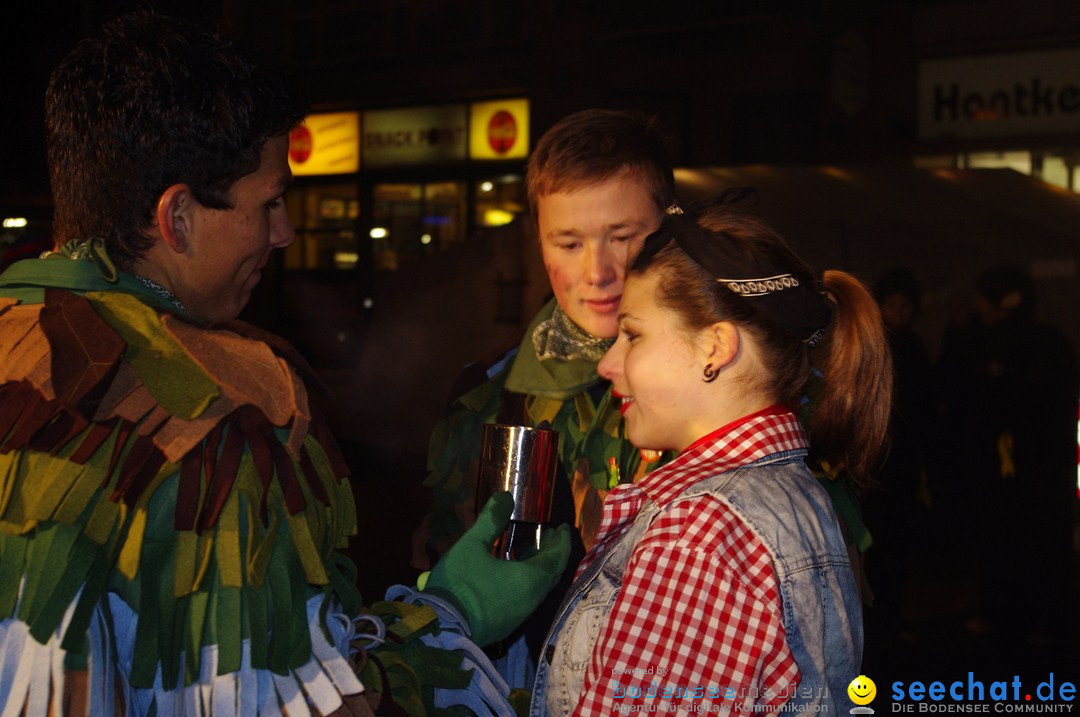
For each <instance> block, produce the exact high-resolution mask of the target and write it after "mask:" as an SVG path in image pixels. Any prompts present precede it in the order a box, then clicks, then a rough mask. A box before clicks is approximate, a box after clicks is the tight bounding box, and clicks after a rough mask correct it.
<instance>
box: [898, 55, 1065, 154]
mask: <svg viewBox="0 0 1080 717" xmlns="http://www.w3.org/2000/svg"><path fill="white" fill-rule="evenodd" d="M1077 133H1080V49H1071V50H1048V51H1045V52H1023V53H1012V54H1007V55H1005V54H1003V55H986V56H980V57H963V58H953V59H942V60H926V61H924V62H922V63H920V66H919V137H920V138H921V139H946V138H950V137H957V138H978V137H1023V136H1029V135H1046V134H1056V135H1063V134H1077Z"/></svg>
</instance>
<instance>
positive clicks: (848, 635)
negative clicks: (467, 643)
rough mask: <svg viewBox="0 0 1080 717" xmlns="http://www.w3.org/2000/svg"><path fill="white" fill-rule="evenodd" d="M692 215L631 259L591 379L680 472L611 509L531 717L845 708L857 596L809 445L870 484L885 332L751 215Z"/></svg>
mask: <svg viewBox="0 0 1080 717" xmlns="http://www.w3.org/2000/svg"><path fill="white" fill-rule="evenodd" d="M695 214H696V213H695V212H693V211H692V210H688V213H687V214H685V215H682V214H675V215H672V216H668V217H666V218H665V219H664V220H663V222H662V223H661V225H660V228H659V230H658V231H656V232H655V233H654V234H652V235H650V236H649V237H648V238H647V239H646V240H645V243H644V248H643V249H642V251H641V253H640V254H638V255H637V258H636V259H635V260H634V262H633V265H632V267H631V268H630V270H629V274H628V277H627V279H626V285H625V288H624V292H623V299H622V305H621V307H620V308H619V312H618V325H619V334H618V338H617V339H616V341H615V343H614V344H613V346H612V347H611V348H610V349H609V350H608V352H607V354H606V355H605V356H604V358H603V359H602V360H601V361H600V363H599V366H598V370H599V372H600V375H601V376H603V377H604V378H606V379H608V380H609V381H611V382H612V395H613V396H614V397H615V398H616V400H617V401H618V403H619V407H620V411H621V413H622V414H623V417H624V419H625V422H626V430H627V435H628V437H629V439H630V440H631V441H632V442H633V443H634V445H637V446H641V447H643V448H650V449H658V450H670V451H675V452H677V453H678V455H677V457H675V458H674V459H673V460H672V461H671V462H669V463H667V464H666V465H664V466H663V467H661V468H659V469H657V470H655V471H653V472H652V473H650V474H649V475H647V476H645V477H644V478H643V479H642V480H641V481H639V482H638V483H635V484H624V485H619V486H616V487H615V488H614V489H613V490H612V491H611V492H610V493H609V494H608V496H607V500H606V501H605V502H604V509H603V517H602V520H601V525H600V530H599V533H598V535H597V539H596V542H595V543H594V544H593V547H592V549H591V551H590V552H589V554H588V556H587V557H586V558H585V560H584V562H583V563H582V564H581V565H580V566H579V568H578V571H577V578H576V581H575V583H574V585H573V587H572V588H571V590H570V592H569V593H568V595H567V598H566V601H565V602H564V604H563V607H562V608H560V611H559V614H558V616H557V618H556V621H555V623H554V625H553V627H552V629H551V632H550V634H549V636H548V638H547V639H546V640H545V644H546V647H545V650H544V654H545V656H546V659H543V660H541V662H540V666H539V669H538V675H537V679H536V684H535V686H534V691H533V706H532V714H535V715H542V714H543V715H547V714H550V715H570V714H573V715H585V716H588V715H607V714H611V713H612V712H613V711H618V710H620V709H623V710H625V709H627V708H633V709H637V710H644V709H646V707H647V708H648V709H649V711H652V710H653V708H655V711H658V712H659V711H672V710H678V709H680V708H681V709H690V708H693V709H696V710H716V711H761V710H769V711H779V710H780V708H781V707H783V708H784V709H785V710H791V711H821V710H824V711H827V712H829V713H839V712H841V711H845V710H847V709H848V706H847V699H846V697H845V695H846V694H847V686H848V683H849V682H850V681H851V679H852V675H857V674H858V673H859V665H860V657H861V651H862V622H861V610H860V602H859V593H858V588H857V586H856V583H855V576H854V574H853V572H852V569H851V564H850V562H849V558H848V552H847V549H846V546H845V543H844V539H843V536H842V534H841V531H840V526H839V523H838V522H837V518H836V515H835V513H834V510H833V506H832V504H831V501H830V498H829V496H828V494H827V493H826V491H825V490H824V489H823V488H822V486H821V484H820V483H819V482H818V481H817V480H815V478H814V477H813V476H812V475H811V473H810V471H809V469H808V468H807V466H806V463H805V458H806V456H807V448H808V445H810V444H813V443H814V442H815V441H817V442H818V447H817V448H816V451H817V453H818V455H819V456H820V457H821V458H822V459H823V460H828V461H829V462H830V463H831V464H832V465H834V466H837V467H839V468H841V469H843V470H844V471H846V473H847V474H848V475H849V476H851V477H852V478H853V479H855V480H858V481H865V480H867V479H869V477H870V476H872V475H873V473H874V471H875V469H876V465H877V463H878V460H879V458H880V454H881V451H882V446H883V444H884V442H885V441H884V438H885V435H886V431H887V424H888V417H889V408H890V397H891V388H892V374H891V365H890V361H889V353H888V346H887V343H886V340H885V336H884V330H883V327H882V323H881V318H880V314H879V312H878V309H877V305H876V304H875V303H874V300H873V298H872V297H871V296H870V294H869V293H868V292H867V291H866V289H865V288H864V287H863V286H862V285H861V284H860V283H859V282H858V281H857V280H855V279H854V278H853V277H851V276H850V275H848V274H845V273H843V272H839V271H826V272H825V273H824V275H823V276H822V275H819V274H818V273H817V272H815V271H814V270H813V269H812V268H811V267H809V266H807V265H806V264H805V263H804V262H802V261H801V260H800V259H799V258H798V257H797V256H796V255H795V254H794V253H793V252H792V251H791V250H790V249H789V248H788V246H787V244H786V243H785V242H784V241H783V239H781V238H780V237H779V235H777V234H776V233H775V232H774V231H773V230H772V229H770V228H769V227H768V226H767V225H765V224H764V223H762V222H761V221H759V220H757V219H755V218H753V217H751V216H750V215H748V214H745V213H743V212H741V211H737V210H734V209H732V208H731V207H725V206H719V207H707V208H705V209H703V210H702V213H701V215H700V217H698V216H695ZM815 371H817V372H818V374H817V376H816V377H815ZM811 383H813V390H814V392H815V399H814V402H813V404H812V405H813V411H812V413H811V414H810V416H809V420H808V422H807V423H806V425H805V426H804V424H803V423H802V422H800V420H799V417H798V416H797V415H796V411H798V406H799V405H800V403H801V400H802V398H803V397H804V396H805V395H806V393H807V391H808V390H809V389H810V387H811ZM796 685H797V686H798V687H797V689H796V688H795V686H796Z"/></svg>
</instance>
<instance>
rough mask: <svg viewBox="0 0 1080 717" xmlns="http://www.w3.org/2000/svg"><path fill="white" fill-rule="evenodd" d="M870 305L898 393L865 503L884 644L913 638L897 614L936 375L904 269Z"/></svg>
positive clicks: (886, 280)
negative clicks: (876, 309)
mask: <svg viewBox="0 0 1080 717" xmlns="http://www.w3.org/2000/svg"><path fill="white" fill-rule="evenodd" d="M874 298H875V299H876V300H877V302H878V305H879V306H880V307H881V317H882V320H883V321H884V322H885V328H886V332H885V335H886V337H887V339H888V342H889V353H890V355H891V356H892V361H893V369H894V371H895V375H896V387H895V400H894V401H893V411H892V416H891V420H890V423H889V428H890V431H889V433H890V451H889V455H888V457H887V458H886V459H885V462H884V463H883V464H882V466H881V470H880V472H879V473H878V475H877V476H876V480H875V485H874V486H873V487H872V488H870V489H869V490H868V491H867V493H866V497H865V500H864V509H865V513H866V521H867V523H869V524H870V525H872V526H874V544H873V546H872V547H871V548H870V550H869V551H868V552H867V556H866V572H867V579H868V581H869V583H870V585H871V587H872V588H873V591H874V604H873V607H872V608H871V609H869V610H868V611H867V634H868V638H867V641H868V643H871V638H873V640H874V641H875V642H877V643H879V644H885V645H887V644H888V643H890V642H893V641H895V640H897V639H905V640H911V639H913V638H914V633H913V632H912V631H911V629H910V626H908V625H907V622H906V620H905V618H904V616H903V610H902V608H903V598H904V593H905V591H906V589H907V584H908V567H909V566H908V564H909V561H910V560H911V556H912V548H913V545H914V543H915V542H916V540H915V538H914V537H913V535H912V526H913V525H915V524H916V522H917V521H918V519H919V516H920V512H921V511H922V510H923V509H924V505H923V504H922V503H920V496H926V495H928V493H927V487H926V484H925V481H926V463H927V449H928V441H929V436H930V430H931V426H932V425H933V421H934V411H933V404H932V395H933V389H932V381H933V376H932V373H931V370H930V357H929V354H928V353H927V351H926V346H925V344H924V343H923V340H922V338H921V337H920V336H919V335H918V334H917V333H915V330H914V328H913V324H914V321H915V318H916V317H917V316H918V315H919V313H920V311H921V308H922V307H921V304H922V287H921V286H920V285H919V282H918V280H917V279H916V278H915V275H914V274H912V273H911V271H909V270H907V269H902V268H897V269H892V270H890V271H887V272H886V273H884V274H882V276H881V277H879V278H878V280H877V281H876V282H875V283H874ZM923 532H924V531H917V533H918V534H922V533H923Z"/></svg>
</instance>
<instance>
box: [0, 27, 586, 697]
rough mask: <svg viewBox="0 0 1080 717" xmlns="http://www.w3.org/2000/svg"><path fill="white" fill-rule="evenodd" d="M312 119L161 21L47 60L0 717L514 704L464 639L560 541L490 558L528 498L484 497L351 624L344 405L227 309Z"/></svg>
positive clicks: (27, 282)
mask: <svg viewBox="0 0 1080 717" xmlns="http://www.w3.org/2000/svg"><path fill="white" fill-rule="evenodd" d="M305 110H306V107H305V105H304V103H303V102H301V101H300V100H299V99H298V96H297V94H296V93H295V92H294V90H293V89H292V88H291V87H290V86H289V85H288V84H287V83H286V82H284V80H283V78H282V76H281V75H280V74H279V73H277V72H275V71H273V70H271V69H270V68H268V67H267V66H266V65H265V64H264V63H262V62H260V61H259V60H257V59H255V58H254V57H252V56H250V55H249V54H247V53H245V52H243V51H241V50H239V49H238V48H236V47H234V46H232V45H231V44H230V43H229V42H228V41H226V40H225V39H223V38H222V37H220V36H218V35H216V34H214V33H212V32H209V31H206V30H204V29H202V28H200V27H198V26H196V25H193V24H190V23H187V22H183V21H179V20H174V19H170V18H166V17H162V16H158V15H154V14H152V13H148V12H139V13H134V14H131V15H125V16H122V17H118V18H116V19H115V20H112V21H110V22H109V23H107V24H106V25H105V26H104V27H103V28H102V30H101V32H100V33H99V34H97V35H95V36H93V37H91V38H88V39H86V40H84V41H82V42H80V43H79V44H78V45H77V46H76V47H75V48H74V50H72V52H71V53H69V54H68V56H67V57H66V58H65V59H64V60H62V61H61V63H60V64H59V65H58V66H57V68H56V70H55V71H54V72H53V75H52V78H51V80H50V84H49V88H48V93H47V97H46V117H47V140H48V150H49V151H48V158H49V169H50V178H51V182H52V189H53V193H54V203H55V208H56V218H55V229H56V235H57V237H58V238H59V241H58V246H57V247H56V249H55V251H53V252H51V253H50V254H49V255H48V256H46V257H44V258H41V259H31V260H26V261H21V262H17V263H15V264H14V265H13V266H11V267H10V268H9V269H8V270H7V271H5V272H4V273H3V274H2V275H0V706H2V711H3V713H4V714H15V715H25V716H26V717H44V715H60V714H64V715H93V716H94V717H103V716H107V715H112V714H129V715H146V714H158V715H168V714H172V715H211V714H212V715H217V716H218V717H223V716H225V715H237V714H244V715H249V714H255V713H256V712H257V713H258V714H261V715H280V714H288V715H291V716H292V717H297V716H299V715H307V714H311V713H314V714H320V715H330V714H342V715H348V714H360V715H370V714H371V712H372V708H375V709H376V710H378V711H379V712H380V713H386V714H402V713H403V712H404V713H408V714H413V715H416V714H422V713H424V712H425V708H426V709H435V708H436V707H451V706H453V705H455V704H467V705H468V706H469V707H470V708H471V709H473V711H474V712H477V713H484V712H485V711H487V712H488V713H496V714H505V713H506V712H507V710H509V709H510V707H509V703H508V702H507V701H506V697H507V693H508V690H507V688H506V687H505V685H501V684H499V683H497V682H493V681H492V679H491V678H489V677H487V675H489V674H490V675H494V671H493V669H492V668H490V665H489V664H488V663H487V662H486V659H485V658H484V657H483V655H482V654H481V653H480V652H479V650H478V649H477V648H476V646H475V645H474V644H473V642H475V643H478V644H486V643H489V642H493V641H496V640H499V639H500V638H502V637H504V636H505V635H507V634H508V633H509V632H510V631H511V630H513V629H514V628H515V627H516V626H517V624H518V623H519V622H520V621H521V620H522V619H524V617H525V616H527V615H528V614H530V613H531V612H532V611H533V610H534V609H535V607H536V605H537V604H538V603H539V602H540V600H541V599H542V598H543V597H544V595H545V594H546V593H547V592H548V590H549V589H550V588H551V587H552V586H553V585H554V584H555V582H556V580H557V579H558V578H559V576H561V575H562V573H563V570H564V567H565V564H566V559H567V556H568V555H569V547H570V545H569V536H568V534H567V533H568V531H553V532H551V533H550V537H549V538H547V540H548V543H547V544H546V545H545V546H544V549H543V550H541V552H540V553H539V554H538V555H536V556H534V557H533V558H531V559H530V560H526V561H517V562H504V561H500V560H497V559H495V558H494V557H492V556H491V555H490V553H489V552H485V548H487V549H488V550H490V546H491V543H492V541H494V539H495V538H496V537H497V536H498V534H499V533H501V531H502V529H503V528H504V527H505V525H506V523H507V522H508V520H509V516H510V511H511V509H512V501H509V500H508V498H509V496H507V495H500V496H496V497H495V498H494V499H493V500H492V501H491V502H490V503H489V504H488V506H487V507H486V509H485V510H484V511H483V512H482V513H481V515H480V518H479V519H478V520H477V523H476V525H475V526H474V527H473V530H471V531H469V532H468V533H466V534H465V536H464V538H463V539H462V540H461V541H460V542H459V543H458V546H460V547H458V546H455V547H456V548H457V550H456V551H454V550H452V551H450V552H449V553H448V554H447V555H446V556H445V558H444V560H443V561H442V562H440V563H439V564H438V565H437V566H436V567H435V569H434V570H433V571H432V573H431V575H430V577H429V578H428V579H427V581H426V585H425V586H424V591H422V592H417V591H415V590H408V589H399V590H396V591H395V592H394V595H401V596H402V597H404V598H405V599H404V600H403V601H399V602H392V603H390V602H388V603H382V604H380V605H377V606H373V612H372V613H370V614H363V615H361V616H359V617H356V616H357V615H358V613H360V610H361V604H360V595H359V593H358V591H357V587H356V579H357V569H356V566H354V565H353V564H352V563H351V562H350V561H349V560H348V559H347V558H346V557H344V555H343V554H342V553H340V552H338V549H340V548H342V547H344V546H345V545H346V541H347V539H348V537H349V536H350V535H352V534H354V533H355V528H356V506H355V505H354V502H353V494H352V491H351V488H350V485H349V482H348V480H347V478H348V474H349V470H348V466H346V465H345V463H344V461H343V459H342V457H341V455H340V453H339V451H338V449H337V446H336V444H335V442H334V439H333V438H332V436H330V434H329V432H328V430H327V428H326V423H325V421H324V420H323V418H322V413H321V412H320V410H319V403H320V400H325V399H326V398H328V396H326V395H325V394H326V392H325V389H324V388H323V387H322V386H321V384H320V383H319V381H318V379H317V378H316V377H315V375H314V374H313V372H312V371H311V369H310V368H309V367H308V366H307V364H306V363H305V362H304V360H303V359H302V358H301V357H300V356H299V355H297V353H296V352H295V351H294V350H293V349H292V348H291V347H290V346H288V345H287V344H286V343H285V342H283V341H282V340H280V339H278V338H277V337H275V336H272V335H270V334H268V333H266V332H264V331H261V330H259V329H257V328H256V327H254V326H251V325H248V324H246V323H243V322H239V321H236V320H235V319H236V317H237V315H238V314H239V313H240V311H241V309H243V307H244V305H245V304H246V303H247V301H248V298H249V296H250V294H251V291H252V289H253V288H254V287H255V286H256V285H257V284H258V282H259V280H260V278H261V275H262V270H263V269H264V268H265V267H266V265H267V263H268V262H269V261H270V259H271V254H272V252H273V251H274V250H275V249H280V248H283V247H285V246H287V245H289V244H290V243H291V242H292V241H293V236H294V235H293V228H292V225H291V223H290V221H289V217H288V214H287V213H286V210H285V204H284V201H283V195H284V193H285V191H286V189H287V187H288V186H289V183H290V181H291V173H290V170H289V165H288V162H287V158H286V157H287V150H288V132H289V130H290V129H291V128H292V127H293V126H295V125H296V124H297V123H298V122H300V120H301V119H302V118H303V116H304V112H305ZM467 548H470V549H474V550H473V551H472V552H470V554H469V556H467V557H463V556H462V551H464V550H466V549H467ZM473 553H475V555H474V554H473ZM353 618H356V619H355V620H354V619H353ZM388 631H389V632H391V633H392V634H393V636H394V639H392V640H387V639H386V633H387V632H388ZM470 635H471V636H472V638H473V639H472V640H471V641H470V640H469V639H468V637H469V636H470ZM354 638H358V639H359V638H362V639H360V643H362V644H364V645H366V646H368V647H369V648H371V649H370V650H369V651H367V652H366V653H364V654H361V652H358V649H360V643H357V644H356V645H354V644H353V643H354ZM382 642H385V643H386V644H385V645H382V646H380V643H382ZM365 656H366V659H362V658H364V657H365ZM350 658H352V661H350ZM355 668H362V669H363V674H362V676H358V675H357V674H356V669H355ZM474 668H476V669H474ZM495 677H496V678H497V675H495Z"/></svg>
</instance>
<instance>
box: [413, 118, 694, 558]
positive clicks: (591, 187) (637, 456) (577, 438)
mask: <svg viewBox="0 0 1080 717" xmlns="http://www.w3.org/2000/svg"><path fill="white" fill-rule="evenodd" d="M527 184H528V195H529V205H530V208H531V210H532V215H533V218H534V219H535V221H536V226H537V230H538V233H539V241H540V249H541V253H542V255H543V261H544V266H545V268H546V269H547V274H548V279H549V280H550V281H551V288H552V291H553V292H554V294H555V297H554V298H553V299H552V300H551V301H549V302H548V303H547V304H546V305H545V306H544V307H543V308H542V309H541V310H540V312H539V313H538V314H537V315H536V317H534V319H533V321H532V322H531V323H530V325H529V327H528V329H527V330H526V332H525V337H524V338H523V340H522V342H521V345H520V346H519V347H518V348H517V349H516V351H515V352H512V353H511V355H509V356H508V357H506V358H505V359H504V360H502V361H500V362H499V363H498V364H496V365H495V366H493V367H492V368H491V369H489V370H488V372H487V380H486V381H484V382H483V383H481V384H480V385H479V386H477V387H475V388H473V389H472V390H471V391H468V392H467V393H465V394H464V395H462V396H461V397H460V398H458V399H457V401H456V402H455V403H454V406H453V409H454V410H453V411H452V412H451V413H450V415H449V416H448V417H447V418H446V419H445V420H444V421H443V422H442V423H441V424H440V426H439V427H438V428H437V429H436V431H435V433H434V436H433V439H432V446H431V454H430V459H429V466H430V467H431V474H430V475H429V477H428V480H427V482H426V485H428V486H429V487H431V488H432V489H433V491H434V502H435V505H434V510H433V512H432V514H431V515H430V516H429V517H428V520H427V522H426V524H425V526H424V528H426V529H427V531H428V533H429V534H428V535H426V536H423V537H425V538H426V545H425V547H426V549H427V551H428V554H427V555H426V556H417V559H416V562H417V563H418V564H419V565H421V566H422V565H423V564H424V560H425V559H430V558H431V557H435V556H438V555H440V554H441V553H442V552H443V551H445V550H446V549H447V548H448V547H449V545H451V544H452V542H453V541H454V540H455V539H456V536H457V535H459V534H460V533H461V531H463V530H464V529H465V527H467V523H468V522H469V519H470V517H471V513H472V511H473V505H472V502H473V497H474V495H475V492H476V485H475V479H476V462H477V460H478V459H479V455H480V441H481V431H482V426H483V424H485V423H491V422H496V421H498V422H503V423H514V424H519V425H531V426H536V425H538V424H540V423H542V422H544V421H547V422H548V423H549V424H550V425H551V427H552V428H553V429H554V430H556V431H558V432H559V436H560V440H559V469H560V470H559V473H560V474H561V476H563V477H561V478H560V479H559V480H558V481H557V485H556V489H555V490H556V505H555V516H556V520H557V521H558V520H561V521H566V522H571V523H572V524H573V525H575V526H576V527H577V528H578V531H579V533H580V535H581V537H582V540H583V542H584V545H585V547H586V548H587V547H588V546H589V545H590V544H591V542H592V538H593V537H594V536H595V535H596V530H597V528H598V527H599V518H600V506H601V505H602V503H603V500H604V496H605V495H607V492H608V490H609V489H610V488H611V487H612V486H613V485H615V484H616V483H618V482H620V481H630V480H633V479H634V478H635V477H637V476H639V475H641V474H643V473H644V471H646V470H647V469H648V468H649V465H650V464H649V463H648V461H647V460H646V461H643V460H642V454H641V452H639V451H638V450H637V449H636V448H634V447H633V446H631V445H630V444H629V443H628V442H627V441H626V439H625V435H624V432H623V427H622V423H621V420H620V414H619V410H618V406H617V403H616V402H614V401H612V399H611V391H610V385H609V384H608V382H607V381H604V380H603V379H601V378H600V377H599V376H598V375H597V373H596V364H597V362H598V361H599V360H600V358H601V357H602V356H603V355H604V352H605V351H606V350H607V348H608V347H609V346H610V345H611V343H612V342H613V341H614V338H615V334H616V315H617V313H618V308H619V300H620V298H621V297H622V286H623V277H624V274H625V272H626V267H627V264H628V262H629V260H630V259H631V258H632V257H633V256H634V254H635V253H636V252H637V250H638V249H640V247H641V245H642V243H643V242H644V240H645V237H646V236H648V235H649V234H650V233H651V232H652V231H654V230H655V229H656V228H657V227H658V226H659V224H660V219H661V218H662V217H663V216H664V212H665V210H666V209H667V208H668V207H669V206H671V205H672V204H673V203H674V201H675V179H674V173H673V171H672V166H671V160H670V159H669V157H668V154H667V150H666V147H665V142H664V138H663V136H662V134H661V133H660V130H659V127H658V125H657V123H656V121H655V119H653V118H650V117H647V116H645V115H642V114H640V113H635V112H624V111H616V110H599V109H593V110H584V111H582V112H578V113H575V114H572V115H570V116H568V117H566V118H564V119H563V120H561V121H560V122H558V123H557V124H555V125H554V126H553V127H552V128H551V129H550V130H548V131H547V132H546V133H545V134H544V136H543V137H542V138H541V139H540V141H539V142H538V143H537V145H536V148H535V150H534V151H533V153H532V156H531V157H530V159H529V164H528V177H527ZM656 458H659V456H658V455H656V454H649V455H647V459H648V460H655V459H656ZM418 537H419V536H418Z"/></svg>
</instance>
